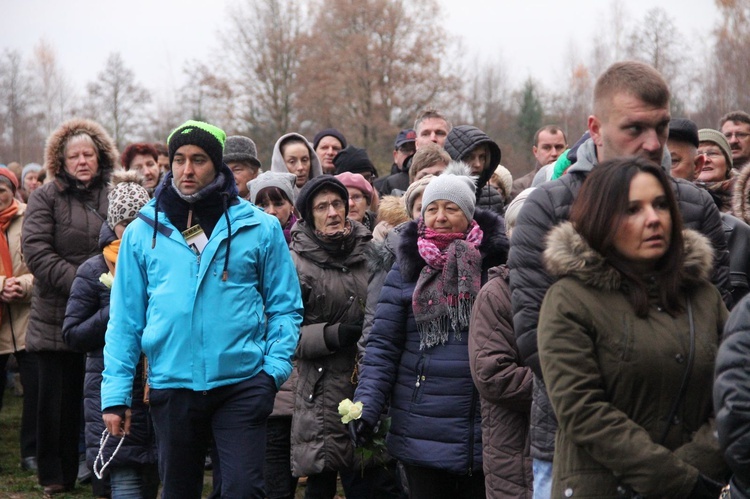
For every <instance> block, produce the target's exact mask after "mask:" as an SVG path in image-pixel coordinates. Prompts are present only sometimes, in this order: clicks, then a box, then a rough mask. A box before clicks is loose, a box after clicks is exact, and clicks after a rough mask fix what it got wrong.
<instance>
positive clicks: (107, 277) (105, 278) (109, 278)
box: [99, 272, 115, 289]
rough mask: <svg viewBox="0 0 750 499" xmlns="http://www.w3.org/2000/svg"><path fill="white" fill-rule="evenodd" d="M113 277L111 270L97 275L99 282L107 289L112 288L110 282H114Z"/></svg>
mask: <svg viewBox="0 0 750 499" xmlns="http://www.w3.org/2000/svg"><path fill="white" fill-rule="evenodd" d="M114 280H115V277H114V276H113V275H112V272H107V273H106V274H102V275H100V276H99V282H101V283H102V284H104V285H105V286H107V287H108V288H109V289H112V283H113V282H114Z"/></svg>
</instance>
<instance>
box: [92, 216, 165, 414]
mask: <svg viewBox="0 0 750 499" xmlns="http://www.w3.org/2000/svg"><path fill="white" fill-rule="evenodd" d="M141 225H142V226H145V222H140V221H138V220H137V219H136V221H135V225H134V224H131V226H129V227H128V230H126V231H125V234H124V235H123V238H122V242H121V244H120V252H119V253H118V255H117V272H116V273H115V280H114V283H113V284H112V293H111V294H110V309H109V311H110V315H109V323H108V324H107V333H106V334H105V337H104V338H105V345H104V371H103V373H102V389H101V394H102V410H104V409H107V408H108V407H114V406H118V405H126V406H128V407H130V405H131V404H132V395H133V393H132V392H133V378H134V376H135V370H136V366H137V365H138V360H139V359H140V355H141V338H142V336H143V330H144V328H145V327H146V309H147V307H148V292H147V288H148V279H147V276H146V262H145V260H144V253H145V251H159V247H158V246H157V247H156V249H155V250H152V249H151V245H150V241H151V238H150V237H148V236H147V235H146V234H145V232H144V231H138V230H133V229H137V228H139V227H140V226H141ZM131 227H132V228H131ZM142 242H147V245H148V249H147V250H144V247H143V246H145V245H146V244H143V245H142V244H140V243H142ZM123 277H127V278H123Z"/></svg>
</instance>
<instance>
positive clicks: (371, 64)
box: [297, 0, 459, 165]
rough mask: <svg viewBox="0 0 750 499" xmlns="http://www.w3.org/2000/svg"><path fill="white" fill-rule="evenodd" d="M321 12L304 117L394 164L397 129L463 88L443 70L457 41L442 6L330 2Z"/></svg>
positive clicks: (302, 102)
mask: <svg viewBox="0 0 750 499" xmlns="http://www.w3.org/2000/svg"><path fill="white" fill-rule="evenodd" d="M313 11H314V12H316V17H315V21H314V24H313V26H312V30H311V34H310V35H309V37H308V38H307V39H306V41H305V43H304V45H303V46H304V52H303V53H302V60H301V64H300V69H299V76H298V81H299V96H298V101H297V102H298V107H299V109H300V110H301V111H302V113H303V114H302V115H303V116H307V117H311V118H313V119H314V123H313V126H314V127H318V128H322V127H324V126H337V127H339V128H341V129H343V130H346V131H347V138H348V139H349V141H350V142H353V143H356V144H357V145H359V146H363V147H365V148H367V149H368V152H369V154H370V157H372V158H374V159H375V160H376V161H377V162H378V163H379V164H381V165H384V164H390V157H389V153H390V149H391V141H392V140H393V137H394V136H395V134H396V132H397V130H398V129H399V128H404V127H405V126H408V125H409V124H410V123H411V121H412V120H413V119H414V116H415V115H416V113H417V111H418V110H419V109H421V108H423V107H425V106H427V105H428V104H430V103H434V102H436V101H437V100H438V99H439V98H441V97H442V96H443V95H444V94H446V93H448V92H456V91H457V90H458V88H459V80H458V78H454V77H451V76H448V75H446V74H444V71H443V64H442V62H441V59H442V57H444V55H445V53H446V48H447V44H448V39H449V38H448V35H447V34H446V32H445V29H444V28H443V26H442V25H441V24H440V22H439V12H440V11H439V6H438V4H437V2H436V1H435V0H412V1H409V2H406V1H404V0H362V1H358V2H352V1H350V0H328V1H326V2H325V3H323V2H318V3H316V4H315V5H314V6H313ZM313 130H314V129H313ZM313 130H311V131H313Z"/></svg>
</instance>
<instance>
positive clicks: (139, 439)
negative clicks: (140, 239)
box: [63, 223, 157, 468]
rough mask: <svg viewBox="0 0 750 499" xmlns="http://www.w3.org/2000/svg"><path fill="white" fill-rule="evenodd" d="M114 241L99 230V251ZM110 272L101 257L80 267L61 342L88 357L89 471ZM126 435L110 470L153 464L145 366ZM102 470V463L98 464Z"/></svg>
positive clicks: (96, 434)
mask: <svg viewBox="0 0 750 499" xmlns="http://www.w3.org/2000/svg"><path fill="white" fill-rule="evenodd" d="M115 239H116V236H115V233H114V232H112V229H110V228H109V225H108V224H106V223H105V224H103V225H102V230H101V233H100V237H99V245H100V247H101V248H102V249H103V248H104V247H105V246H107V245H108V244H109V243H111V242H112V241H114V240H115ZM107 272H109V268H108V267H107V264H106V262H105V260H104V257H103V256H102V255H101V254H98V255H96V256H93V257H91V258H89V259H88V260H86V261H85V262H84V263H82V264H81V266H80V267H78V272H77V273H76V278H75V280H74V281H73V287H72V288H71V291H70V299H69V300H68V307H67V310H66V313H65V321H64V322H63V339H64V340H65V342H66V343H67V344H68V345H69V346H70V347H71V348H73V349H74V350H78V351H81V352H87V355H86V377H85V379H84V382H83V413H84V419H85V423H86V424H85V437H86V464H88V466H89V467H91V466H93V464H94V459H96V455H97V452H98V450H99V440H100V438H101V436H102V431H104V422H103V421H102V411H101V384H102V371H103V370H104V358H103V356H102V349H103V348H104V333H105V332H106V331H107V322H109V294H110V289H109V288H108V287H107V286H105V285H104V284H102V283H101V282H100V281H99V277H100V276H101V275H102V274H106V273H107ZM131 411H132V417H133V419H132V422H131V426H130V435H128V437H127V438H126V439H125V441H124V442H123V444H122V447H121V448H120V450H119V451H118V452H117V454H116V455H115V457H114V459H113V460H112V463H111V464H110V465H109V466H110V467H112V468H116V467H118V466H132V465H136V464H153V463H156V462H157V458H156V440H155V438H154V432H153V428H152V426H151V417H150V416H149V413H148V412H149V411H148V406H147V405H146V404H144V403H143V362H142V361H141V362H139V364H138V367H137V369H136V375H135V380H134V382H133V406H132V407H131ZM118 442H119V440H118V439H115V438H110V439H109V440H108V441H107V448H106V449H105V450H104V452H103V453H102V454H103V457H104V461H105V462H106V461H107V460H108V459H109V457H110V456H111V455H112V453H113V452H114V450H115V448H116V447H117V443H118ZM99 467H101V463H100V464H99Z"/></svg>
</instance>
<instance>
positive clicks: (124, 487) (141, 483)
mask: <svg viewBox="0 0 750 499" xmlns="http://www.w3.org/2000/svg"><path fill="white" fill-rule="evenodd" d="M109 475H110V483H111V486H112V499H156V495H157V494H158V492H159V472H158V469H157V467H156V465H155V464H152V465H143V466H124V467H119V468H112V469H111V470H110V474H109Z"/></svg>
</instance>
